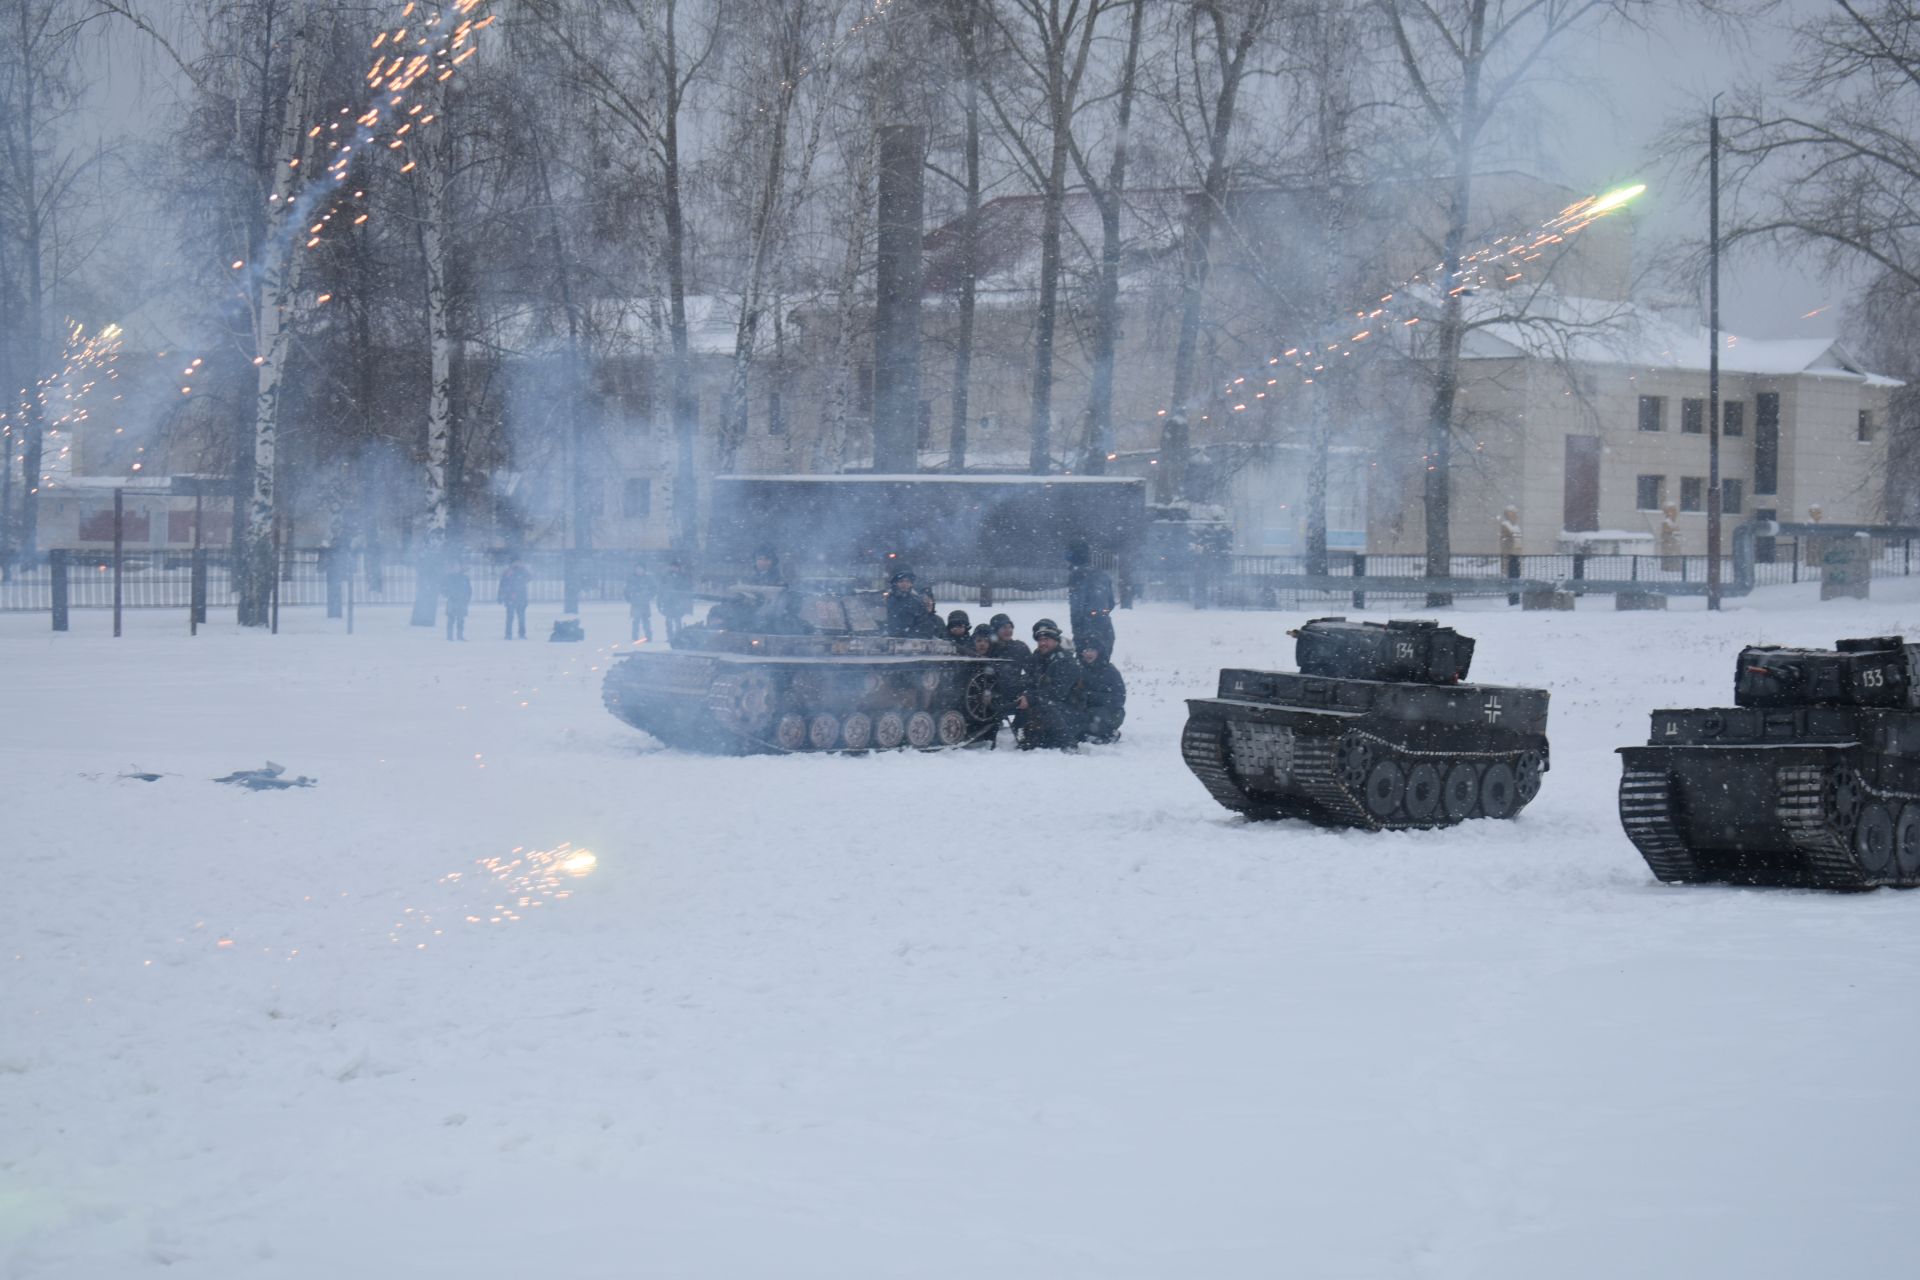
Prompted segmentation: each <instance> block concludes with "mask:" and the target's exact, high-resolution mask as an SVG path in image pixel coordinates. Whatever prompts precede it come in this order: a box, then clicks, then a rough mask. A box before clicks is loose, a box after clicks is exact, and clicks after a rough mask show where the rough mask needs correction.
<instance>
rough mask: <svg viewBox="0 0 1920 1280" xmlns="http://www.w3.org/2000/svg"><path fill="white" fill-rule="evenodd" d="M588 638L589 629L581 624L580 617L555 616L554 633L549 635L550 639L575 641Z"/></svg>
mask: <svg viewBox="0 0 1920 1280" xmlns="http://www.w3.org/2000/svg"><path fill="white" fill-rule="evenodd" d="M586 638H587V629H586V628H585V627H583V626H581V625H580V619H578V618H555V619H554V620H553V634H552V635H550V636H548V637H547V639H548V640H549V641H575V640H585V639H586Z"/></svg>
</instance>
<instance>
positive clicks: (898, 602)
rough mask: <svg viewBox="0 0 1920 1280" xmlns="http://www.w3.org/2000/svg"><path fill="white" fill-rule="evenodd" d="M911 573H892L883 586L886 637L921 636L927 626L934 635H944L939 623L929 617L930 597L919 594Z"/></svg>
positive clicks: (931, 599) (902, 569)
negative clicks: (931, 628)
mask: <svg viewBox="0 0 1920 1280" xmlns="http://www.w3.org/2000/svg"><path fill="white" fill-rule="evenodd" d="M917 581H918V580H917V579H916V578H915V577H914V574H913V570H911V569H908V568H906V567H904V566H903V567H901V568H899V569H895V570H894V571H893V577H892V579H891V580H890V581H889V582H888V585H887V594H886V601H887V634H888V635H890V636H924V635H926V634H928V624H929V623H931V624H932V627H933V631H934V634H936V635H941V634H945V629H944V628H942V627H941V626H940V619H939V618H937V617H934V616H933V612H932V611H933V597H932V596H930V595H928V594H926V593H925V592H923V591H921V590H920V589H919V587H918V586H917V585H915V584H916V582H917Z"/></svg>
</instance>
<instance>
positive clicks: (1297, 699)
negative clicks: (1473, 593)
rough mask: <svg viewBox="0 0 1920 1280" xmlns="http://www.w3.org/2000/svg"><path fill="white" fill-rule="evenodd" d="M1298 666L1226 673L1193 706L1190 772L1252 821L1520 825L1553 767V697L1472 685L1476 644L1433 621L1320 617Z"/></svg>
mask: <svg viewBox="0 0 1920 1280" xmlns="http://www.w3.org/2000/svg"><path fill="white" fill-rule="evenodd" d="M1289 634H1291V635H1292V636H1293V637H1294V639H1295V642H1296V643H1295V659H1296V661H1297V663H1298V665H1299V667H1300V670H1299V671H1298V672H1288V671H1250V670H1239V669H1228V670H1225V671H1222V672H1221V673H1220V686H1219V693H1218V695H1217V696H1216V697H1212V698H1191V699H1188V701H1187V709H1188V719H1187V727H1186V731H1185V733H1184V734H1183V735H1182V737H1181V752H1182V754H1183V755H1184V757H1185V758H1186V762H1187V767H1188V768H1189V769H1191V770H1193V773H1194V775H1195V776H1196V777H1198V778H1199V779H1200V781H1201V782H1202V783H1203V784H1204V785H1205V786H1206V788H1207V790H1208V791H1209V792H1211V793H1212V794H1213V797H1214V798H1215V799H1216V800H1218V801H1219V802H1220V803H1221V804H1223V805H1225V806H1226V807H1227V808H1229V809H1233V810H1235V811H1237V812H1240V813H1244V814H1246V815H1247V816H1249V817H1253V818H1289V817H1290V818H1304V819H1306V820H1307V821H1309V822H1316V823H1320V824H1322V825H1327V826H1349V827H1365V828H1371V829H1382V828H1404V827H1442V826H1451V825H1452V824H1454V823H1456V822H1462V821H1465V820H1466V819H1468V818H1478V817H1487V818H1511V817H1513V816H1514V815H1515V814H1517V813H1518V812H1519V811H1520V810H1521V808H1523V807H1524V806H1525V805H1526V804H1527V803H1528V802H1529V801H1531V800H1532V799H1533V797H1534V796H1535V795H1537V794H1538V793H1539V790H1540V779H1541V775H1542V774H1544V773H1545V772H1546V770H1547V767H1548V754H1547V738H1546V728H1547V695H1546V693H1545V691H1543V690H1539V689H1521V688H1512V687H1503V686H1495V685H1471V684H1466V683H1463V682H1464V681H1465V679H1466V675H1467V670H1468V668H1469V667H1470V666H1471V665H1472V662H1473V641H1472V640H1471V639H1470V638H1469V637H1467V636H1463V635H1460V634H1459V633H1458V632H1456V631H1454V630H1453V629H1452V628H1450V627H1443V626H1440V625H1439V624H1438V623H1434V622H1426V621H1398V620H1396V621H1392V622H1387V623H1384V624H1383V623H1378V622H1348V621H1347V620H1346V619H1345V618H1316V619H1314V620H1313V621H1311V622H1309V623H1307V624H1306V625H1304V626H1302V627H1301V628H1299V629H1298V630H1297V631H1293V632H1290V633H1289Z"/></svg>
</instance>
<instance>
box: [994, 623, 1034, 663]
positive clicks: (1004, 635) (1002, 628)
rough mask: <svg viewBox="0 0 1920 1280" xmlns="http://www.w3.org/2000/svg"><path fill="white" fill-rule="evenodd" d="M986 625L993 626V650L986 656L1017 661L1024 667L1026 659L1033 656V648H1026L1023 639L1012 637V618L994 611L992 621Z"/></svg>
mask: <svg viewBox="0 0 1920 1280" xmlns="http://www.w3.org/2000/svg"><path fill="white" fill-rule="evenodd" d="M987 625H988V626H991V627H992V628H993V652H992V653H989V654H988V655H987V656H988V657H989V658H1005V659H1007V660H1008V661H1009V662H1017V663H1019V664H1020V665H1021V666H1022V667H1024V666H1025V665H1026V662H1027V659H1028V658H1031V657H1032V656H1033V650H1031V649H1029V648H1027V642H1026V641H1025V640H1015V639H1014V638H1013V619H1012V618H1009V617H1008V616H1007V615H1006V614H1004V613H996V614H994V615H993V621H992V622H990V623H988V624H987Z"/></svg>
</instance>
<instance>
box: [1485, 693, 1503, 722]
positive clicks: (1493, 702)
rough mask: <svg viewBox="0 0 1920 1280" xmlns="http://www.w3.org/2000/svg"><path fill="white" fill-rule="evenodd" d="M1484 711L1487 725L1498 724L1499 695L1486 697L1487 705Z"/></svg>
mask: <svg viewBox="0 0 1920 1280" xmlns="http://www.w3.org/2000/svg"><path fill="white" fill-rule="evenodd" d="M1485 711H1486V716H1487V723H1488V724H1499V723H1500V695H1499V694H1497V693H1495V694H1489V695H1487V704H1486V707H1485Z"/></svg>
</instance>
